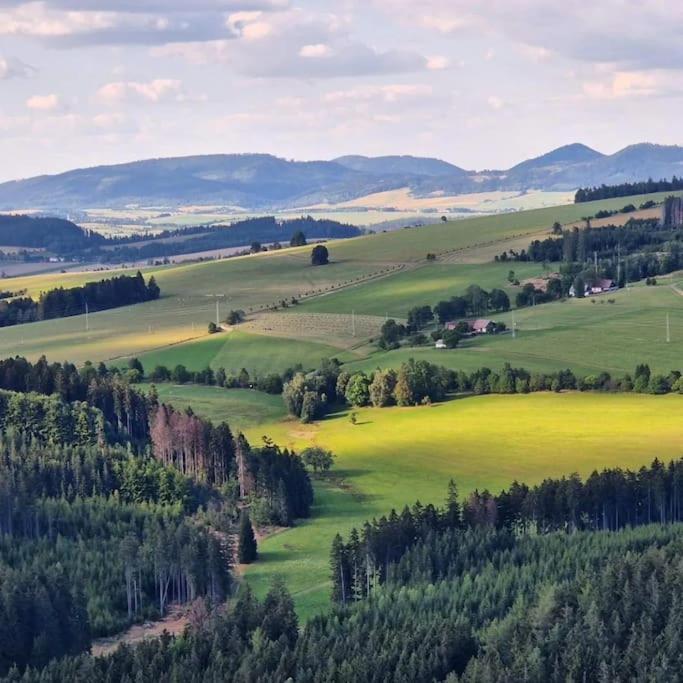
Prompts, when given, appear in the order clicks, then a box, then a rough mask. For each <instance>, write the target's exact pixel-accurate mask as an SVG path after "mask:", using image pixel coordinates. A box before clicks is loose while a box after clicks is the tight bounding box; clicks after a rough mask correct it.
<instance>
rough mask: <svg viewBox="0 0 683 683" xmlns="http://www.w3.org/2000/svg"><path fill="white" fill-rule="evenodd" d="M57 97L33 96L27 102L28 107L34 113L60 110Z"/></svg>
mask: <svg viewBox="0 0 683 683" xmlns="http://www.w3.org/2000/svg"><path fill="white" fill-rule="evenodd" d="M59 104H60V102H59V97H57V95H54V94H52V95H33V96H32V97H29V98H28V99H27V100H26V107H27V108H28V109H32V110H33V111H54V110H55V109H58V108H59Z"/></svg>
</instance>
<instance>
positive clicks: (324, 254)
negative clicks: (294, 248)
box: [311, 244, 330, 266]
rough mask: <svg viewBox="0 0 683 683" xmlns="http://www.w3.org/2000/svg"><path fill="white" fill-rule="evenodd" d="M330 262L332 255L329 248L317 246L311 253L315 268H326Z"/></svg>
mask: <svg viewBox="0 0 683 683" xmlns="http://www.w3.org/2000/svg"><path fill="white" fill-rule="evenodd" d="M329 262H330V253H329V252H328V251H327V247H325V246H323V245H322V244H316V245H315V246H314V247H313V251H312V252H311V264H312V265H314V266H324V265H326V264H328V263H329Z"/></svg>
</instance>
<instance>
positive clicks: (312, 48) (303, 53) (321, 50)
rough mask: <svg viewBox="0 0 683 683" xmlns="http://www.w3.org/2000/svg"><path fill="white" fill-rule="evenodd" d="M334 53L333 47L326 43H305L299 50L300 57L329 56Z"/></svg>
mask: <svg viewBox="0 0 683 683" xmlns="http://www.w3.org/2000/svg"><path fill="white" fill-rule="evenodd" d="M331 54H332V48H331V47H330V46H329V45H325V43H316V44H315V45H304V46H303V47H302V48H301V49H300V50H299V56H300V57H310V58H316V57H329V56H330V55H331Z"/></svg>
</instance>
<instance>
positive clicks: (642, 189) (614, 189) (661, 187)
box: [574, 176, 683, 204]
mask: <svg viewBox="0 0 683 683" xmlns="http://www.w3.org/2000/svg"><path fill="white" fill-rule="evenodd" d="M675 190H683V178H677V177H676V176H673V178H672V179H671V180H666V179H664V178H663V179H661V180H652V178H649V179H648V180H644V181H640V182H636V183H619V184H617V185H604V184H603V185H599V186H595V187H580V188H579V189H578V190H577V191H576V194H575V195H574V203H575V204H581V203H583V202H592V201H595V200H597V199H613V198H615V197H631V196H634V195H639V194H651V193H653V192H673V191H675Z"/></svg>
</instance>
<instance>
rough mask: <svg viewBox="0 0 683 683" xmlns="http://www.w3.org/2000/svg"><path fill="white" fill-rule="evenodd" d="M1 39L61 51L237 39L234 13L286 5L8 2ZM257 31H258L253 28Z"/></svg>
mask: <svg viewBox="0 0 683 683" xmlns="http://www.w3.org/2000/svg"><path fill="white" fill-rule="evenodd" d="M3 6H4V7H5V8H6V9H5V10H2V9H0V35H5V36H20V37H21V36H24V37H30V38H34V39H36V40H40V41H41V42H43V43H45V44H47V45H49V46H51V47H57V48H75V47H80V46H89V45H127V44H130V45H135V44H138V45H164V44H167V43H173V42H182V41H200V42H201V41H207V40H218V39H221V40H227V39H230V38H236V37H237V36H238V33H237V32H236V31H234V30H232V28H231V25H230V23H229V22H227V21H226V17H227V16H229V14H231V13H232V14H233V15H236V16H239V14H240V13H241V14H243V15H245V14H255V13H258V14H263V12H265V11H274V10H279V9H283V3H282V2H277V1H273V2H267V1H266V0H264V1H263V2H250V0H241V1H239V2H237V1H234V2H220V1H219V0H215V1H213V2H212V1H209V0H204V1H201V0H200V1H199V2H194V0H193V2H192V3H189V2H184V3H181V2H179V0H176V1H175V2H169V3H165V2H164V3H162V2H156V1H154V2H152V1H150V0H143V1H142V2H140V3H134V2H132V1H125V2H121V3H119V2H114V1H113V0H111V1H109V2H105V1H104V0H101V1H97V0H92V1H89V0H81V1H77V0H73V1H67V0H64V1H63V2H49V1H48V2H27V3H16V2H9V3H8V2H6V1H5V2H3V0H0V8H2V7H3ZM251 30H252V31H254V30H258V28H252V29H251Z"/></svg>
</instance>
